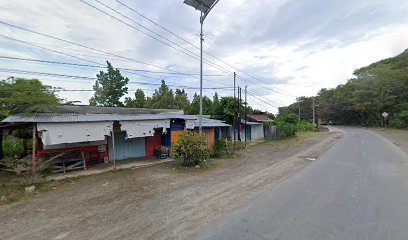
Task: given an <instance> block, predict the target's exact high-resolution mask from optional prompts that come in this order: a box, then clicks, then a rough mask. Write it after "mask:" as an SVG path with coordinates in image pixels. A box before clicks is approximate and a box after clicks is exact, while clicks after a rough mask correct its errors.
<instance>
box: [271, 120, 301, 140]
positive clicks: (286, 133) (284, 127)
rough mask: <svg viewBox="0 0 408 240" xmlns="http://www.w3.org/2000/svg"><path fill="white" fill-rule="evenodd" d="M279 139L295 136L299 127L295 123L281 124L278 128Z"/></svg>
mask: <svg viewBox="0 0 408 240" xmlns="http://www.w3.org/2000/svg"><path fill="white" fill-rule="evenodd" d="M276 130H277V132H278V136H279V137H290V136H294V135H295V134H296V132H297V126H296V124H293V123H286V122H284V123H280V124H279V125H277V126H276Z"/></svg>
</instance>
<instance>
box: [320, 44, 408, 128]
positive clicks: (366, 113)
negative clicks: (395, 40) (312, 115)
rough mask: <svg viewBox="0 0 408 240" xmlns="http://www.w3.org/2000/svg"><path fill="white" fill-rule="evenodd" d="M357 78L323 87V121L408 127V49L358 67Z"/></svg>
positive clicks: (321, 112) (321, 91)
mask: <svg viewBox="0 0 408 240" xmlns="http://www.w3.org/2000/svg"><path fill="white" fill-rule="evenodd" d="M354 75H355V78H353V79H350V80H349V81H348V82H347V83H346V84H343V85H339V86H337V87H336V88H334V89H321V90H320V91H319V93H318V96H317V98H316V104H318V105H319V106H318V107H317V113H318V115H319V117H320V118H322V119H323V121H328V120H331V121H336V122H338V123H341V124H349V125H364V126H382V125H383V124H384V122H383V117H382V116H381V114H382V113H383V112H387V113H389V114H390V115H389V117H388V123H389V124H390V125H391V126H394V127H408V49H407V50H405V51H404V52H403V53H401V54H399V55H398V56H396V57H393V58H389V59H385V60H382V61H379V62H376V63H373V64H371V65H369V66H367V67H363V68H360V69H357V70H355V71H354Z"/></svg>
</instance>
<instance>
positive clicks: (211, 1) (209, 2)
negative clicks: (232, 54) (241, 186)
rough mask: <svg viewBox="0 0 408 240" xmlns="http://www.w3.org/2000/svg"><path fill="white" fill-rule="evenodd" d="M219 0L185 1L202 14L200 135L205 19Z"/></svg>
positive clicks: (200, 126) (200, 130) (200, 127)
mask: <svg viewBox="0 0 408 240" xmlns="http://www.w3.org/2000/svg"><path fill="white" fill-rule="evenodd" d="M218 1H219V0H206V1H204V0H184V4H186V5H188V6H191V7H193V8H195V9H196V10H199V11H200V12H201V14H200V117H199V119H198V125H199V126H198V128H199V133H200V135H201V134H202V131H203V130H202V122H203V41H204V38H203V23H204V19H205V18H206V17H207V15H208V14H209V13H210V11H211V9H212V8H213V7H214V6H215V4H217V2H218Z"/></svg>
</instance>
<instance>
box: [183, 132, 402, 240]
mask: <svg viewBox="0 0 408 240" xmlns="http://www.w3.org/2000/svg"><path fill="white" fill-rule="evenodd" d="M336 129H337V130H340V131H342V132H343V133H344V137H343V138H342V139H340V140H339V141H338V142H337V143H336V144H335V145H334V146H333V147H332V148H331V149H329V150H328V151H327V152H326V153H325V154H323V155H322V156H320V157H319V158H318V159H317V160H316V161H314V162H313V164H310V165H309V166H308V167H306V168H305V169H303V170H302V171H301V172H299V173H298V174H296V175H295V176H293V177H291V178H289V179H287V180H286V181H284V182H282V183H280V184H279V185H277V186H275V187H274V188H273V189H270V190H268V191H266V192H265V193H263V194H261V195H260V196H258V197H257V198H255V199H253V200H252V201H250V202H248V203H247V204H245V205H243V206H241V207H240V208H239V209H237V210H235V211H234V212H231V213H230V214H228V215H226V216H224V217H223V218H221V219H220V220H218V221H216V222H214V223H212V224H211V225H209V226H208V227H206V228H205V229H203V230H202V231H200V232H198V233H196V234H195V235H193V236H191V237H190V239H234V240H237V239H276V240H278V239H279V240H292V239H293V240H295V239H296V240H297V239H302V240H306V239H313V240H317V239H333V240H334V239H338V240H347V239H353V240H354V239H356V240H357V239H358V240H365V239H367V240H376V239H378V240H388V239H389V240H399V239H401V240H406V239H408V155H407V154H406V153H404V152H403V151H401V150H400V149H399V148H398V147H396V146H395V145H394V144H392V143H391V142H390V141H388V140H387V139H385V138H383V137H382V136H380V135H378V134H376V133H374V132H371V131H369V130H366V129H359V128H347V127H339V128H336Z"/></svg>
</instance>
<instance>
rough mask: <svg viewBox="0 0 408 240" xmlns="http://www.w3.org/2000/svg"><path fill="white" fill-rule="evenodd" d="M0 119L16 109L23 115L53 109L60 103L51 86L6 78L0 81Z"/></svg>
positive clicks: (60, 100)
mask: <svg viewBox="0 0 408 240" xmlns="http://www.w3.org/2000/svg"><path fill="white" fill-rule="evenodd" d="M0 90H1V91H0V117H1V118H2V119H3V118H5V117H7V116H8V115H9V114H10V113H11V112H12V111H13V110H14V109H16V108H17V107H19V108H24V111H23V112H24V113H29V112H34V111H37V110H38V109H39V108H41V107H43V106H44V105H46V106H51V107H55V106H56V105H58V104H60V103H61V102H62V99H61V98H59V97H57V96H56V95H55V94H54V92H53V90H58V89H56V88H52V87H51V86H47V85H43V84H42V82H41V81H40V80H38V79H24V78H13V77H11V78H8V79H7V80H3V81H0Z"/></svg>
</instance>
